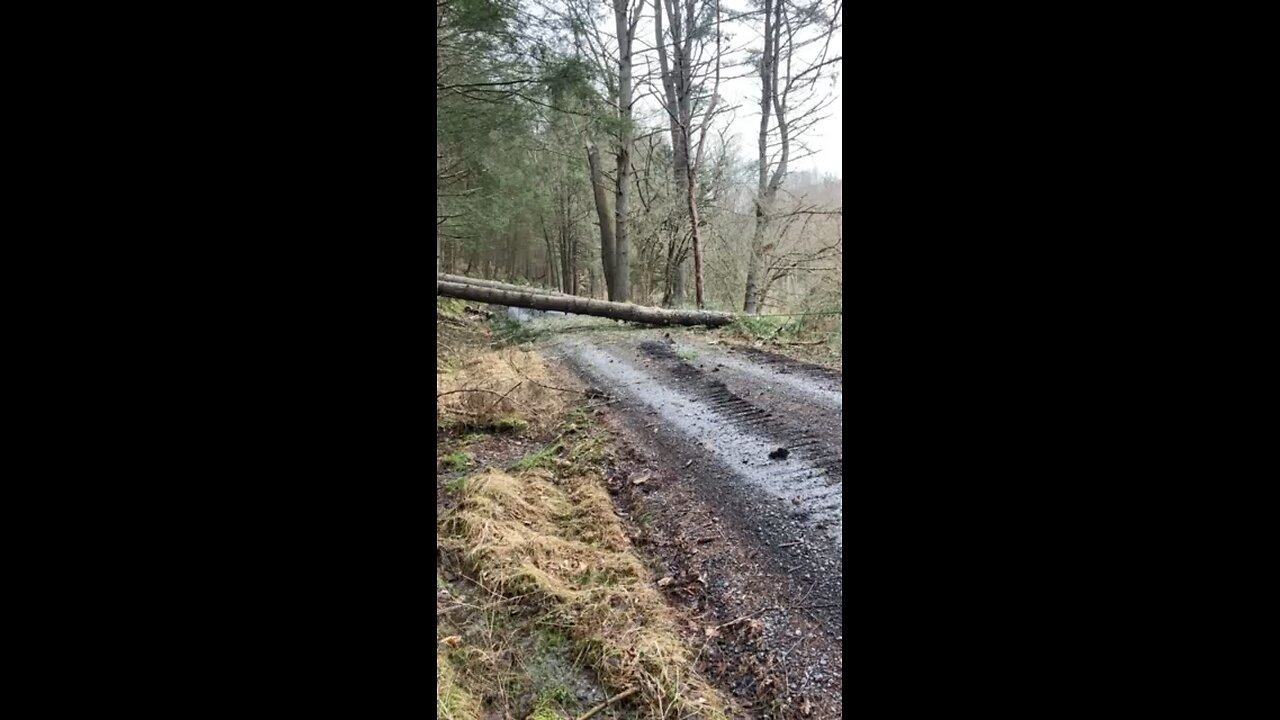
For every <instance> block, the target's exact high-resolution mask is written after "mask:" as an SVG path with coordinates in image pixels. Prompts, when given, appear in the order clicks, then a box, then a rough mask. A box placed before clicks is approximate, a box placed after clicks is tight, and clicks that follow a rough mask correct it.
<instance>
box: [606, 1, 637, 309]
mask: <svg viewBox="0 0 1280 720" xmlns="http://www.w3.org/2000/svg"><path fill="white" fill-rule="evenodd" d="M613 16H614V20H616V22H617V28H618V119H619V120H620V121H621V122H620V125H621V126H622V127H621V130H620V132H619V136H618V179H617V183H618V193H617V202H616V204H615V205H614V217H615V218H616V219H617V232H616V236H617V244H616V247H615V253H616V260H617V262H616V263H615V264H614V271H613V285H614V286H615V289H614V293H613V295H614V297H613V299H614V300H616V301H618V302H626V301H627V300H628V299H630V295H631V257H630V256H631V238H630V234H629V232H628V228H627V221H628V218H627V209H628V207H627V206H628V204H629V203H630V199H631V138H632V128H631V39H632V37H634V35H635V30H636V25H637V24H638V23H639V21H640V14H639V13H638V12H637V13H636V17H635V18H628V17H627V0H613Z"/></svg>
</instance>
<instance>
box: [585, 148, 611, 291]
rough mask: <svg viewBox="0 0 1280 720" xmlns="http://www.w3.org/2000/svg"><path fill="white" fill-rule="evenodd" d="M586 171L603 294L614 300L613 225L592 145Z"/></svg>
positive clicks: (601, 175)
mask: <svg viewBox="0 0 1280 720" xmlns="http://www.w3.org/2000/svg"><path fill="white" fill-rule="evenodd" d="M587 169H588V170H590V172H591V190H592V194H593V196H594V197H595V202H596V217H597V218H599V220H600V264H601V266H602V268H603V269H604V285H605V292H606V294H607V295H608V296H609V299H610V300H614V299H616V298H615V297H614V296H615V291H614V281H613V268H614V265H615V263H616V262H617V253H616V252H615V249H614V239H613V223H612V222H610V218H609V201H608V199H607V198H606V197H605V194H604V173H603V172H602V171H601V169H600V151H599V150H598V149H597V148H596V146H595V144H594V143H591V142H588V143H587Z"/></svg>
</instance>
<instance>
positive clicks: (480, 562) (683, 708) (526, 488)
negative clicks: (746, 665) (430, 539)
mask: <svg viewBox="0 0 1280 720" xmlns="http://www.w3.org/2000/svg"><path fill="white" fill-rule="evenodd" d="M458 493H459V496H460V497H459V504H458V506H457V507H456V508H455V509H454V510H453V511H452V513H451V514H450V515H449V516H448V517H447V518H445V519H444V521H443V523H442V526H441V530H442V534H444V533H447V536H445V537H442V538H441V540H440V542H441V544H442V546H443V547H444V549H445V551H446V552H447V553H448V554H449V556H450V557H451V558H453V560H454V561H455V562H457V563H459V564H460V565H461V566H463V567H466V568H468V570H469V571H470V572H473V573H475V575H476V579H477V580H478V581H479V582H480V583H481V584H482V585H484V586H485V587H487V588H491V589H493V590H494V591H496V592H498V593H501V594H502V595H504V596H507V597H516V596H519V597H521V598H522V599H523V602H526V603H536V604H537V605H538V606H540V607H541V608H542V610H544V611H545V612H546V615H547V617H549V618H553V620H554V622H555V624H556V625H558V626H560V627H561V628H563V629H564V632H565V633H566V635H567V636H568V637H569V638H570V639H571V641H572V643H573V651H574V654H575V655H577V656H578V657H579V658H580V661H581V662H583V663H585V664H586V665H587V666H588V667H590V668H591V669H592V670H593V671H594V672H595V674H596V676H597V677H598V678H599V679H600V681H601V682H602V684H603V685H604V686H605V687H606V688H608V689H609V690H610V691H611V692H619V691H622V690H624V689H626V688H630V687H635V688H638V689H639V693H638V695H636V696H635V698H633V700H638V702H637V703H636V704H638V705H639V706H640V707H639V708H638V709H635V710H634V712H635V713H636V714H634V715H631V714H628V715H627V717H637V718H652V719H657V718H723V717H725V715H724V702H723V700H722V699H721V698H720V696H719V695H718V694H717V693H716V691H714V690H713V689H712V688H711V687H710V686H709V685H707V683H706V682H705V681H704V680H702V679H701V678H700V677H699V676H698V675H697V674H696V673H695V672H694V670H693V663H694V660H695V658H694V657H693V656H692V654H691V653H690V652H689V650H688V649H687V648H686V647H685V645H684V644H683V643H682V641H681V639H680V636H679V634H678V633H677V631H676V627H675V624H674V621H673V620H672V618H671V616H670V614H669V612H670V611H669V610H668V608H667V607H666V605H665V604H664V602H663V600H662V598H661V596H660V595H659V594H658V591H657V590H656V587H655V582H654V578H652V577H651V576H650V574H649V573H648V572H647V571H646V570H645V568H644V567H643V566H642V565H641V564H640V562H639V560H637V559H636V557H635V556H634V555H632V554H631V552H630V549H629V544H628V542H627V539H626V536H625V535H624V533H623V530H622V527H621V526H620V525H619V524H618V522H617V520H616V518H615V517H614V515H613V505H612V503H611V501H610V500H609V498H608V496H607V495H606V494H605V493H604V491H603V490H602V489H601V486H600V482H599V479H598V478H596V477H594V476H592V475H577V476H574V477H568V478H557V477H555V476H553V475H552V474H551V473H549V472H547V471H540V470H534V471H529V472H524V473H521V474H519V475H510V474H506V473H503V472H499V471H497V470H493V469H489V470H487V471H485V472H484V473H482V474H479V475H476V476H473V477H471V478H468V479H467V481H466V482H465V483H463V484H462V485H461V487H460V488H459V489H458Z"/></svg>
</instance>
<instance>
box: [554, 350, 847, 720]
mask: <svg viewBox="0 0 1280 720" xmlns="http://www.w3.org/2000/svg"><path fill="white" fill-rule="evenodd" d="M547 354H548V356H550V357H551V358H552V359H557V360H559V361H560V362H562V363H564V364H565V365H566V366H567V367H568V368H570V369H571V370H572V371H574V372H576V373H577V374H578V375H579V376H580V377H582V378H583V379H584V380H585V381H586V382H588V383H589V384H591V385H592V387H593V388H595V389H596V390H598V391H599V392H600V393H603V398H604V399H602V400H601V402H605V403H607V404H606V405H605V406H604V407H605V408H607V409H606V412H605V421H606V422H607V423H608V424H610V425H611V426H612V427H613V428H614V429H616V430H617V431H618V432H617V433H616V435H617V436H618V437H620V438H624V440H623V444H624V446H623V448H622V450H621V451H620V452H619V453H618V455H617V457H616V458H615V459H614V461H613V463H612V465H611V467H610V470H609V473H610V477H609V483H610V491H611V492H612V493H614V496H615V500H616V504H617V506H618V507H619V515H621V516H622V517H624V518H625V519H626V520H627V523H628V525H629V526H630V528H631V531H632V534H633V540H634V541H635V543H636V545H637V546H638V547H639V549H640V550H642V551H643V552H645V553H646V554H647V555H648V556H649V558H650V560H651V562H652V563H653V564H654V565H655V566H656V567H655V570H656V571H657V572H659V573H663V574H664V580H662V581H660V585H662V587H663V588H664V590H665V591H666V592H667V595H668V598H669V599H670V600H671V601H672V602H673V603H674V604H676V605H678V606H683V607H685V608H686V609H687V610H688V613H687V615H688V617H689V618H690V623H689V627H687V628H686V631H687V633H688V639H689V641H690V642H693V643H695V644H696V646H698V647H700V648H701V650H700V653H701V657H702V660H703V662H704V665H705V668H706V670H707V672H708V674H709V675H710V676H711V677H712V678H713V679H715V680H718V681H719V682H720V683H721V684H722V685H723V686H724V687H726V688H728V689H729V690H730V691H731V692H732V693H733V694H734V695H736V696H737V697H738V699H739V700H741V701H742V702H744V703H745V704H746V706H747V707H749V708H751V709H752V711H753V712H755V713H758V714H759V715H761V716H763V715H764V714H766V713H775V712H776V713H778V714H780V715H782V716H796V717H811V718H838V717H840V716H841V714H842V707H841V706H842V701H841V686H842V677H843V663H842V659H841V656H842V646H843V627H842V623H841V612H840V607H841V601H842V592H843V590H842V586H843V569H842V566H843V553H844V549H843V538H842V530H843V450H842V447H841V430H842V386H843V382H842V379H841V375H840V373H838V372H833V371H830V370H826V369H822V368H818V367H815V366H811V365H806V364H802V363H797V362H794V361H791V360H787V359H785V358H781V357H779V356H776V355H772V354H769V353H764V352H760V351H756V350H751V349H733V348H730V347H728V346H725V345H722V344H708V343H707V342H706V341H705V340H703V339H699V338H697V337H695V336H692V335H684V334H677V336H676V338H675V339H674V340H673V339H672V338H669V337H666V336H665V334H664V333H663V332H661V331H652V332H636V333H626V334H624V335H620V336H614V337H601V336H593V337H590V338H584V337H569V336H565V337H563V338H561V339H559V340H557V341H556V342H555V343H554V344H553V345H552V346H551V348H550V349H549V350H548V351H547Z"/></svg>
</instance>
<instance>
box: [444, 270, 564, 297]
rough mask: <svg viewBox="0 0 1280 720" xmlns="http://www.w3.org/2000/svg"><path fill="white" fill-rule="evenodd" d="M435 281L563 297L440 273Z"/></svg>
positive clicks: (537, 288) (515, 286)
mask: <svg viewBox="0 0 1280 720" xmlns="http://www.w3.org/2000/svg"><path fill="white" fill-rule="evenodd" d="M436 280H443V281H445V282H451V283H460V284H462V285H477V286H479V287H487V288H497V289H498V290H511V291H513V292H532V293H541V294H543V295H564V293H562V292H560V291H559V290H547V289H545V288H540V287H530V286H526V285H513V284H511V283H504V282H498V281H497V280H477V279H476V278H469V277H464V276H462V275H446V274H444V273H441V274H439V275H436Z"/></svg>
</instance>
